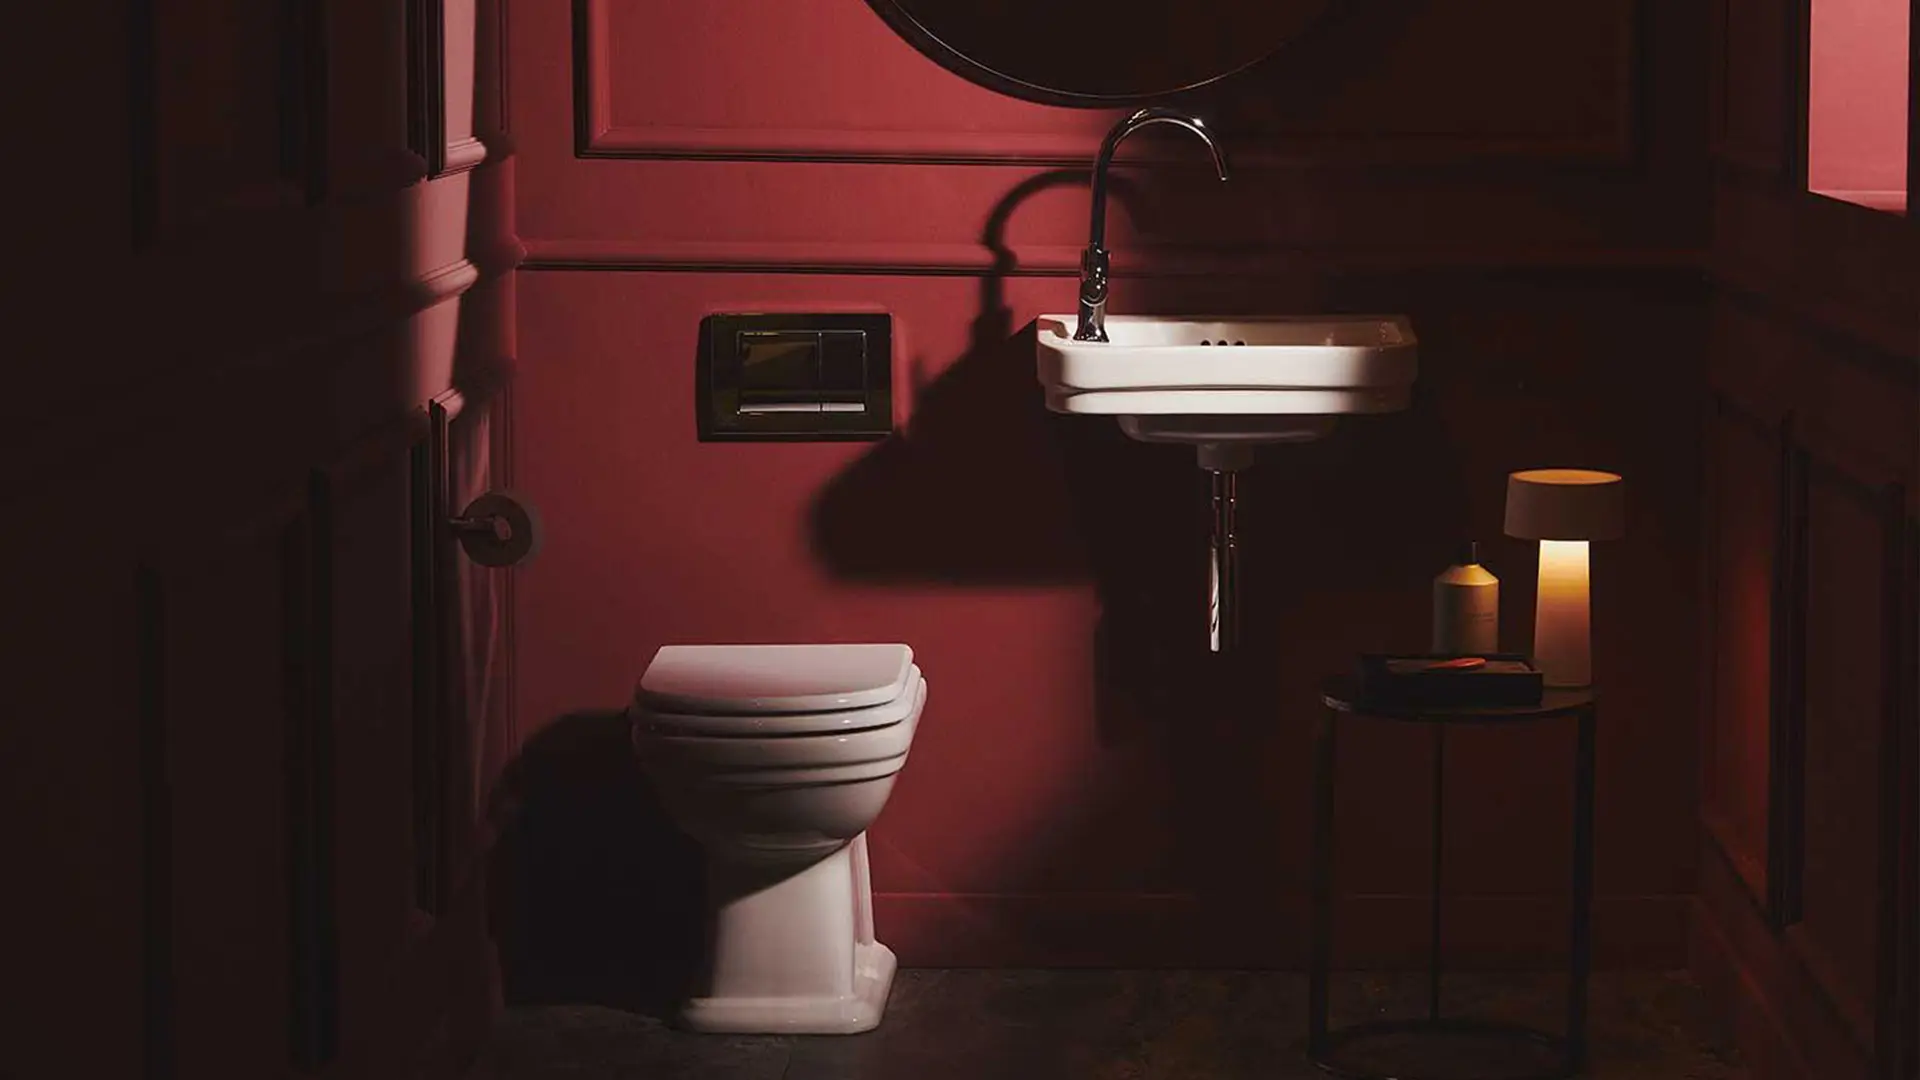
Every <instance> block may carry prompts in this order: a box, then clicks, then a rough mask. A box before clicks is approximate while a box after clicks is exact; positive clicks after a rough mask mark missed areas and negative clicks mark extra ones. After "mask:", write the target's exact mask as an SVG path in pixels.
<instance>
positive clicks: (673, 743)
mask: <svg viewBox="0 0 1920 1080" xmlns="http://www.w3.org/2000/svg"><path fill="white" fill-rule="evenodd" d="M926 700H927V682H926V680H925V679H922V678H919V677H918V669H917V668H916V669H915V678H914V683H913V689H912V691H911V692H910V693H907V694H904V695H902V696H901V698H900V700H899V702H892V703H889V704H887V705H884V706H880V708H883V709H888V710H895V711H897V712H898V719H897V720H895V721H893V722H891V723H888V724H884V725H874V726H869V727H865V728H861V729H846V730H838V729H835V730H828V731H825V732H823V733H821V734H813V735H803V736H798V737H795V736H782V735H769V734H767V733H766V732H763V731H755V732H752V733H750V734H747V735H744V736H743V735H720V736H712V735H700V734H694V733H693V732H691V731H688V730H687V729H686V728H678V729H673V728H661V727H657V726H654V727H650V726H648V721H649V719H658V718H648V717H645V716H639V717H636V718H635V724H634V749H635V750H636V751H638V752H639V753H640V754H641V756H642V758H643V759H644V760H647V761H651V762H653V763H654V764H656V765H661V766H667V767H671V768H673V769H675V770H676V771H678V772H679V774H680V775H682V776H695V775H698V776H703V777H706V778H707V779H709V780H721V779H724V781H725V782H728V783H739V784H758V783H773V782H778V783H788V784H804V783H821V782H825V781H828V780H835V779H842V780H861V779H868V778H869V777H870V776H877V775H884V773H885V772H886V771H887V770H893V771H897V770H898V769H899V768H900V766H901V764H902V763H903V761H902V759H904V758H905V757H906V755H907V749H908V748H909V747H910V746H912V744H913V734H914V731H915V729H917V728H918V727H919V726H920V710H921V709H922V708H923V707H924V706H925V704H926ZM862 711H869V710H862ZM828 715H829V716H831V714H828ZM671 719H673V720H676V721H684V720H705V721H709V722H711V721H715V720H719V721H723V722H733V721H739V720H750V721H752V720H759V719H764V718H762V717H740V716H725V717H712V716H706V717H686V716H679V717H673V718H671ZM779 719H788V718H787V717H780V718H779ZM876 763H883V764H886V766H887V768H886V769H885V770H878V771H876V770H875V769H873V768H868V766H873V765H875V764H876ZM854 767H857V768H854ZM850 768H851V771H844V772H835V770H849V769H850ZM748 774H752V775H748ZM762 774H764V775H762ZM803 774H804V775H803ZM816 774H817V775H816Z"/></svg>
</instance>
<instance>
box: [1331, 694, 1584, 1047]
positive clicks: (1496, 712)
mask: <svg viewBox="0 0 1920 1080" xmlns="http://www.w3.org/2000/svg"><path fill="white" fill-rule="evenodd" d="M1321 700H1322V702H1323V703H1324V704H1325V705H1326V707H1327V708H1326V711H1325V713H1324V714H1323V715H1322V716H1321V718H1320V722H1319V726H1318V728H1317V729H1316V732H1315V738H1314V777H1313V803H1314V808H1313V852H1312V868H1311V886H1310V887H1311V891H1312V897H1311V916H1312V921H1313V927H1312V932H1311V939H1310V951H1309V955H1308V968H1307V1058H1308V1060H1310V1061H1311V1062H1313V1063H1314V1064H1315V1065H1316V1066H1318V1067H1319V1068H1320V1070H1321V1071H1322V1072H1325V1073H1328V1074H1330V1075H1333V1076H1338V1077H1346V1078H1351V1080H1389V1078H1388V1075H1387V1074H1382V1073H1378V1072H1369V1071H1366V1070H1364V1069H1362V1068H1359V1067H1355V1066H1349V1065H1346V1064H1340V1063H1336V1061H1335V1060H1334V1059H1335V1058H1336V1057H1338V1056H1340V1054H1341V1052H1342V1051H1343V1050H1345V1049H1346V1048H1348V1047H1350V1046H1353V1045H1355V1044H1359V1043H1364V1042H1367V1041H1368V1040H1371V1039H1375V1038H1380V1037H1390V1036H1397V1035H1428V1036H1439V1037H1445V1036H1466V1037H1474V1038H1500V1039H1510V1040H1516V1041H1519V1042H1522V1043H1531V1044H1533V1045H1534V1046H1535V1047H1537V1048H1538V1049H1539V1050H1541V1051H1543V1057H1542V1061H1543V1066H1542V1067H1541V1068H1540V1069H1539V1070H1538V1071H1535V1072H1531V1073H1528V1074H1526V1080H1565V1078H1567V1077H1572V1076H1576V1075H1578V1074H1579V1073H1580V1072H1581V1071H1582V1070H1583V1069H1584V1068H1585V1067H1586V1063H1587V1049H1588V1045H1587V1004H1588V993H1587V982H1588V975H1589V973H1590V971H1591V969H1592V958H1593V941H1592V928H1591V925H1592V914H1593V833H1594V828H1593V800H1594V772H1595V750H1594V742H1595V732H1596V729H1597V727H1598V723H1599V719H1598V718H1599V707H1598V703H1597V701H1596V699H1595V698H1594V695H1593V693H1592V691H1590V690H1587V689H1549V690H1548V691H1547V693H1546V694H1545V695H1544V696H1543V698H1542V700H1541V701H1540V703H1539V704H1537V705H1483V706H1449V707H1444V708H1437V707H1428V708H1424V709H1417V708H1412V707H1395V706H1390V705H1377V704H1371V705H1370V704H1368V703H1365V702H1363V701H1362V699H1361V696H1360V694H1359V692H1358V687H1357V686H1356V685H1355V683H1354V681H1353V680H1351V679H1348V678H1339V677H1337V678H1334V679H1330V680H1328V682H1327V683H1326V685H1325V687H1324V688H1323V690H1322V692H1321ZM1342 713H1348V714H1353V715H1357V716H1369V717H1374V718H1377V719H1385V720H1400V721H1409V722H1416V723H1427V724H1429V725H1431V726H1432V728H1433V803H1432V823H1431V828H1432V834H1431V835H1432V851H1431V855H1430V859H1431V871H1432V875H1431V882H1432V887H1431V894H1430V906H1429V909H1428V918H1429V930H1430V931H1431V934H1432V939H1431V942H1430V945H1429V950H1430V951H1429V955H1428V961H1429V962H1428V970H1427V1015H1426V1016H1424V1017H1421V1016H1414V1017H1406V1018H1390V1019H1380V1020H1371V1021H1366V1022H1363V1023H1356V1024H1349V1025H1346V1026H1344V1027H1341V1028H1338V1029H1335V1028H1333V1027H1331V1026H1330V1024H1329V1013H1330V1011H1331V1003H1330V1000H1329V998H1330V994H1329V985H1328V984H1329V977H1330V970H1331V968H1332V964H1333V957H1332V954H1333V858H1334V851H1333V840H1334V829H1333V824H1334V819H1333V814H1334V774H1335V772H1336V771H1337V770H1336V769H1335V732H1336V729H1337V727H1338V725H1339V718H1340V714H1342ZM1553 717H1572V718H1574V719H1575V720H1577V722H1578V724H1579V730H1578V736H1577V744H1576V749H1575V754H1574V785H1573V787H1574V791H1573V867H1572V903H1571V915H1570V917H1569V920H1568V921H1569V926H1568V931H1569V936H1570V938H1571V940H1570V942H1569V945H1570V949H1569V957H1568V964H1567V967H1568V986H1567V1026H1566V1030H1565V1032H1563V1033H1553V1032H1548V1031H1542V1030H1539V1029H1537V1028H1533V1027H1530V1026H1528V1025H1525V1024H1518V1023H1510V1022H1506V1021H1499V1020H1482V1019H1473V1018H1465V1017H1447V1016H1443V1015H1442V1013H1441V1009H1440V1000H1441V983H1442V979H1443V976H1444V973H1445V965H1444V963H1443V958H1442V949H1441V939H1442V930H1443V928H1444V924H1443V922H1442V915H1443V913H1444V909H1445V905H1444V894H1443V892H1442V886H1443V884H1444V877H1443V870H1444V866H1445V857H1444V855H1445V820H1446V729H1447V726H1448V725H1449V724H1454V723H1472V724H1504V723H1514V722H1524V721H1535V720H1546V719H1551V718H1553ZM1547 1062H1550V1063H1551V1064H1544V1063H1547ZM1420 1075H1421V1074H1420V1073H1417V1072H1395V1073H1393V1074H1392V1076H1393V1077H1398V1078H1400V1080H1418V1078H1419V1077H1420ZM1514 1080H1520V1078H1519V1077H1515V1078H1514Z"/></svg>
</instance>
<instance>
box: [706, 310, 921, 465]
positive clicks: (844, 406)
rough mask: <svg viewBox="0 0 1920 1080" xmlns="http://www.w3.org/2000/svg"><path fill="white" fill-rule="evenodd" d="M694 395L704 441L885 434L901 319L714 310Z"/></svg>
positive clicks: (890, 418)
mask: <svg viewBox="0 0 1920 1080" xmlns="http://www.w3.org/2000/svg"><path fill="white" fill-rule="evenodd" d="M694 397H695V400H694V409H695V415H696V417H697V418H698V421H699V427H700V439H701V441H702V442H740V441H752V440H785V441H805V440H823V441H824V440H861V439H884V438H886V437H887V436H888V435H890V434H892V432H893V317H892V316H891V315H886V314H830V315H822V314H814V315H797V314H795V315H787V314H753V315H709V316H708V317H707V318H706V319H705V320H703V321H702V322H701V324H700V354H699V358H698V363H697V369H696V372H695V380H694Z"/></svg>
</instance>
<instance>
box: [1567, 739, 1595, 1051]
mask: <svg viewBox="0 0 1920 1080" xmlns="http://www.w3.org/2000/svg"><path fill="white" fill-rule="evenodd" d="M1598 720H1599V706H1598V705H1589V706H1588V707H1587V708H1585V709H1583V710H1581V711H1580V717H1579V723H1580V731H1579V736H1578V744H1577V746H1576V748H1575V750H1574V765H1573V768H1574V778H1573V912H1572V916H1571V921H1572V924H1573V925H1572V926H1571V927H1569V931H1570V933H1571V936H1572V938H1573V943H1572V949H1571V950H1570V952H1571V954H1572V955H1571V956H1570V957H1569V958H1568V963H1567V969H1568V976H1567V977H1568V986H1567V1071H1568V1072H1569V1073H1577V1072H1579V1071H1580V1070H1581V1069H1583V1068H1585V1067H1586V1064H1587V975H1588V972H1589V971H1590V969H1591V968H1592V963H1593V786H1594V785H1593V773H1594V735H1595V729H1596V728H1597V727H1598V726H1599V723H1598Z"/></svg>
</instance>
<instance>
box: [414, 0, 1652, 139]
mask: <svg viewBox="0 0 1920 1080" xmlns="http://www.w3.org/2000/svg"><path fill="white" fill-rule="evenodd" d="M416 2H420V0H416ZM572 8H573V22H572V39H573V50H572V55H573V88H574V93H573V109H574V117H573V120H574V152H575V154H576V156H578V157H582V158H627V159H655V160H720V161H785V162H812V163H849V164H916V165H988V166H1026V167H1081V168H1084V167H1086V166H1087V165H1088V164H1089V163H1090V162H1091V161H1092V160H1093V158H1094V155H1095V154H1096V152H1097V151H1098V150H1099V146H1100V139H1101V136H1102V134H1103V133H1104V128H1105V126H1106V125H1105V123H1101V124H1099V125H1098V128H1099V129H1100V130H1092V129H1089V127H1088V125H1086V124H1085V123H1080V122H1076V123H1074V124H1073V126H1074V127H1076V128H1078V129H1080V130H1059V131H1051V132H1048V131H1040V132H1026V133H1018V132H1008V131H994V132H986V131H979V130H967V131H958V130H955V131H940V130H925V129H922V130H871V129H856V128H816V129H811V130H809V129H803V128H797V127H793V126H777V127H776V126H762V127H755V126H742V127H727V128H714V127H700V126H684V125H677V124H672V123H652V122H648V123H631V122H626V121H623V120H622V119H621V118H619V117H616V116H614V114H613V113H614V109H613V83H612V80H613V77H614V75H613V71H612V70H611V52H612V50H611V47H610V43H609V38H610V37H611V28H610V26H609V14H608V13H609V11H610V9H611V3H610V0H573V5H572ZM1610 10H1611V11H1613V12H1614V13H1616V14H1617V18H1616V20H1615V21H1614V22H1613V24H1612V26H1611V33H1612V35H1613V41H1612V47H1613V49H1614V53H1613V56H1614V60H1615V63H1616V66H1615V69H1614V71H1613V73H1612V78H1613V79H1614V81H1615V83H1616V84H1617V86H1618V93H1617V96H1616V97H1615V99H1614V100H1613V102H1612V103H1611V107H1610V109H1609V110H1608V113H1609V115H1608V116H1607V118H1606V123H1605V126H1604V127H1602V128H1599V129H1596V130H1594V131H1590V132H1563V133H1557V134H1551V135H1548V134H1539V133H1513V134H1510V135H1502V134H1493V133H1472V132H1460V133H1457V134H1452V133H1448V134H1434V133H1420V134H1395V133H1385V134H1382V133H1380V132H1366V133H1362V132H1354V133H1352V134H1346V133H1329V134H1307V133H1302V132H1292V131H1275V130H1243V131H1239V132H1237V133H1236V137H1235V141H1234V146H1233V158H1234V167H1235V169H1236V170H1240V171H1249V170H1251V171H1262V170H1273V169H1298V168H1300V167H1302V166H1305V165H1325V164H1335V163H1338V164H1356V165H1376V166H1377V165H1402V166H1434V165H1459V164H1465V163H1473V162H1484V161H1501V162H1504V163H1507V164H1508V165H1509V167H1511V165H1512V164H1513V163H1515V162H1519V163H1529V162H1532V163H1539V164H1545V165H1555V166H1565V165H1585V166H1595V167H1611V168H1614V169H1621V168H1627V167H1630V166H1633V165H1635V164H1637V162H1638V159H1639V150H1640V132H1639V130H1638V129H1639V126H1640V125H1639V119H1640V117H1639V111H1640V103H1641V102H1644V101H1645V100H1647V99H1648V96H1649V95H1648V94H1647V92H1646V87H1645V83H1646V81H1647V79H1648V77H1649V76H1648V72H1647V70H1646V68H1647V65H1646V64H1645V62H1644V49H1643V48H1642V43H1641V39H1642V36H1643V33H1644V29H1645V23H1646V20H1647V13H1646V10H1645V6H1644V4H1643V3H1641V2H1639V0H1621V2H1619V3H1617V4H1615V5H1614V6H1613V7H1612V8H1611V9H1610ZM863 14H864V13H863ZM664 44H666V45H670V44H671V43H664ZM902 47H903V48H906V47H910V46H906V45H905V44H904V43H902ZM623 62H625V63H630V64H644V63H646V59H645V58H644V57H632V58H625V59H623ZM926 63H927V65H928V67H929V68H930V69H931V68H933V67H934V63H933V61H931V60H928V61H926ZM940 77H942V78H954V77H955V76H951V75H949V74H947V73H945V72H941V73H940ZM1054 111H1055V112H1056V113H1057V114H1061V115H1076V114H1077V115H1085V114H1084V113H1082V112H1080V111H1079V110H1054ZM1116 115H1118V114H1117V113H1116ZM1150 143H1151V140H1142V141H1139V142H1136V143H1135V144H1133V145H1131V146H1129V147H1126V148H1123V149H1122V151H1121V154H1120V157H1121V158H1122V159H1123V160H1128V161H1141V162H1161V161H1177V162H1187V161H1190V160H1191V157H1190V155H1189V154H1187V153H1185V152H1184V151H1186V150H1187V148H1186V147H1176V148H1175V150H1174V151H1173V152H1171V153H1170V152H1169V151H1166V150H1162V149H1157V148H1154V147H1153V146H1151V145H1150Z"/></svg>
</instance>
